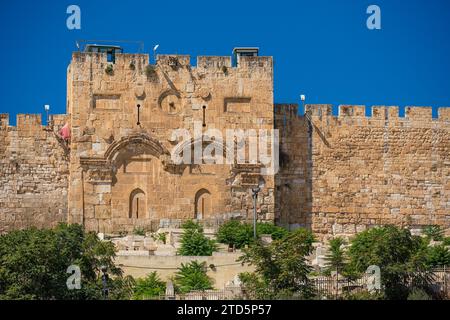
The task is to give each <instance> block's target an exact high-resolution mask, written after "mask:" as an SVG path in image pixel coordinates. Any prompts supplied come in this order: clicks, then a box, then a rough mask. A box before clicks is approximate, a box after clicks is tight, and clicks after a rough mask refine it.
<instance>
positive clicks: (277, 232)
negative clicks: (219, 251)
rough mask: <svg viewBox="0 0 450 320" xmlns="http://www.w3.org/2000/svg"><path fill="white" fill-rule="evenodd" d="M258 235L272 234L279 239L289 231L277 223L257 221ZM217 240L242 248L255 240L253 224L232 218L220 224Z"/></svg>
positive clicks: (275, 238) (273, 237)
mask: <svg viewBox="0 0 450 320" xmlns="http://www.w3.org/2000/svg"><path fill="white" fill-rule="evenodd" d="M256 234H257V236H259V235H262V234H270V235H271V236H272V239H273V240H279V239H282V238H284V237H286V235H288V234H289V232H288V231H287V230H286V229H284V228H282V227H278V226H276V225H273V224H270V223H257V225H256ZM217 241H218V242H220V243H225V244H228V245H230V246H233V245H234V246H235V247H236V248H238V249H240V248H243V247H245V246H247V245H250V244H252V243H253V242H254V237H253V225H252V224H249V223H241V222H240V221H237V220H230V221H227V222H226V223H224V224H223V225H221V226H220V228H219V230H218V232H217Z"/></svg>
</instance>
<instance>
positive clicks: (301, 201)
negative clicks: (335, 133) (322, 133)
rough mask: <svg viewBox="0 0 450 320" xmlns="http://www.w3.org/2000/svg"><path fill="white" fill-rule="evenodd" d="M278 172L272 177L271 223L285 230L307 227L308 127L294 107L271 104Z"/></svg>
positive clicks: (309, 204) (292, 105)
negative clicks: (273, 205) (272, 213)
mask: <svg viewBox="0 0 450 320" xmlns="http://www.w3.org/2000/svg"><path fill="white" fill-rule="evenodd" d="M274 123H275V128H276V129H278V130H279V136H280V152H279V163H280V170H279V172H278V173H277V174H276V175H275V185H276V198H275V204H276V210H275V212H276V214H275V222H276V223H277V224H279V225H282V226H284V227H287V228H291V229H292V228H297V227H306V228H309V227H310V226H311V214H310V213H311V205H312V202H311V201H312V200H311V199H312V198H311V197H312V195H311V193H312V185H311V182H312V180H311V168H312V166H311V162H312V160H311V126H310V123H309V122H308V121H307V119H306V118H305V117H301V116H299V115H298V106H297V105H296V104H275V106H274Z"/></svg>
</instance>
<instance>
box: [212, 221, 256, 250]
mask: <svg viewBox="0 0 450 320" xmlns="http://www.w3.org/2000/svg"><path fill="white" fill-rule="evenodd" d="M217 241H218V242H221V243H226V244H228V245H230V246H233V245H234V246H235V247H236V248H238V249H239V248H243V247H245V246H246V245H249V244H250V243H252V242H253V227H252V226H251V225H250V224H247V223H241V222H240V221H237V220H230V221H227V222H226V223H224V224H223V225H221V226H220V228H219V230H218V231H217Z"/></svg>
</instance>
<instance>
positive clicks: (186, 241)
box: [178, 220, 217, 256]
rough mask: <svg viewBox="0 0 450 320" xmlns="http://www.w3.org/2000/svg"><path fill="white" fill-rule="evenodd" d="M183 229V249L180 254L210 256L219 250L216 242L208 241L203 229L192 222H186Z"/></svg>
mask: <svg viewBox="0 0 450 320" xmlns="http://www.w3.org/2000/svg"><path fill="white" fill-rule="evenodd" d="M182 228H183V229H184V232H183V235H182V236H181V241H180V242H181V247H180V249H179V250H178V253H179V254H180V255H183V256H210V255H212V253H213V252H214V251H216V250H217V246H216V243H215V241H214V240H210V239H208V238H207V237H206V236H205V235H204V233H203V227H202V226H201V225H200V224H198V223H196V222H194V221H192V220H188V221H186V222H185V223H184V224H183V226H182Z"/></svg>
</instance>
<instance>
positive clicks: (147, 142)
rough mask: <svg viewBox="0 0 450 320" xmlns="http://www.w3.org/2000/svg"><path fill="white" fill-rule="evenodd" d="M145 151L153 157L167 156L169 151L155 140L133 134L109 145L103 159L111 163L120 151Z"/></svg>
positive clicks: (141, 134)
mask: <svg viewBox="0 0 450 320" xmlns="http://www.w3.org/2000/svg"><path fill="white" fill-rule="evenodd" d="M130 148H131V149H136V151H139V150H138V149H139V148H141V149H145V150H146V152H149V153H150V154H152V155H154V156H155V157H158V158H159V157H161V156H167V155H169V154H170V153H169V151H168V150H167V149H166V148H165V147H164V146H163V145H162V143H161V142H159V141H158V140H157V139H155V138H153V137H151V136H149V135H147V134H145V133H139V134H133V135H130V136H126V137H123V138H122V139H120V140H118V141H116V142H114V143H113V144H111V145H110V146H109V147H108V149H107V150H106V152H105V155H104V158H105V159H106V160H109V161H111V162H113V163H114V162H116V161H117V159H118V157H119V155H120V153H121V151H123V150H124V149H130Z"/></svg>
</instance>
